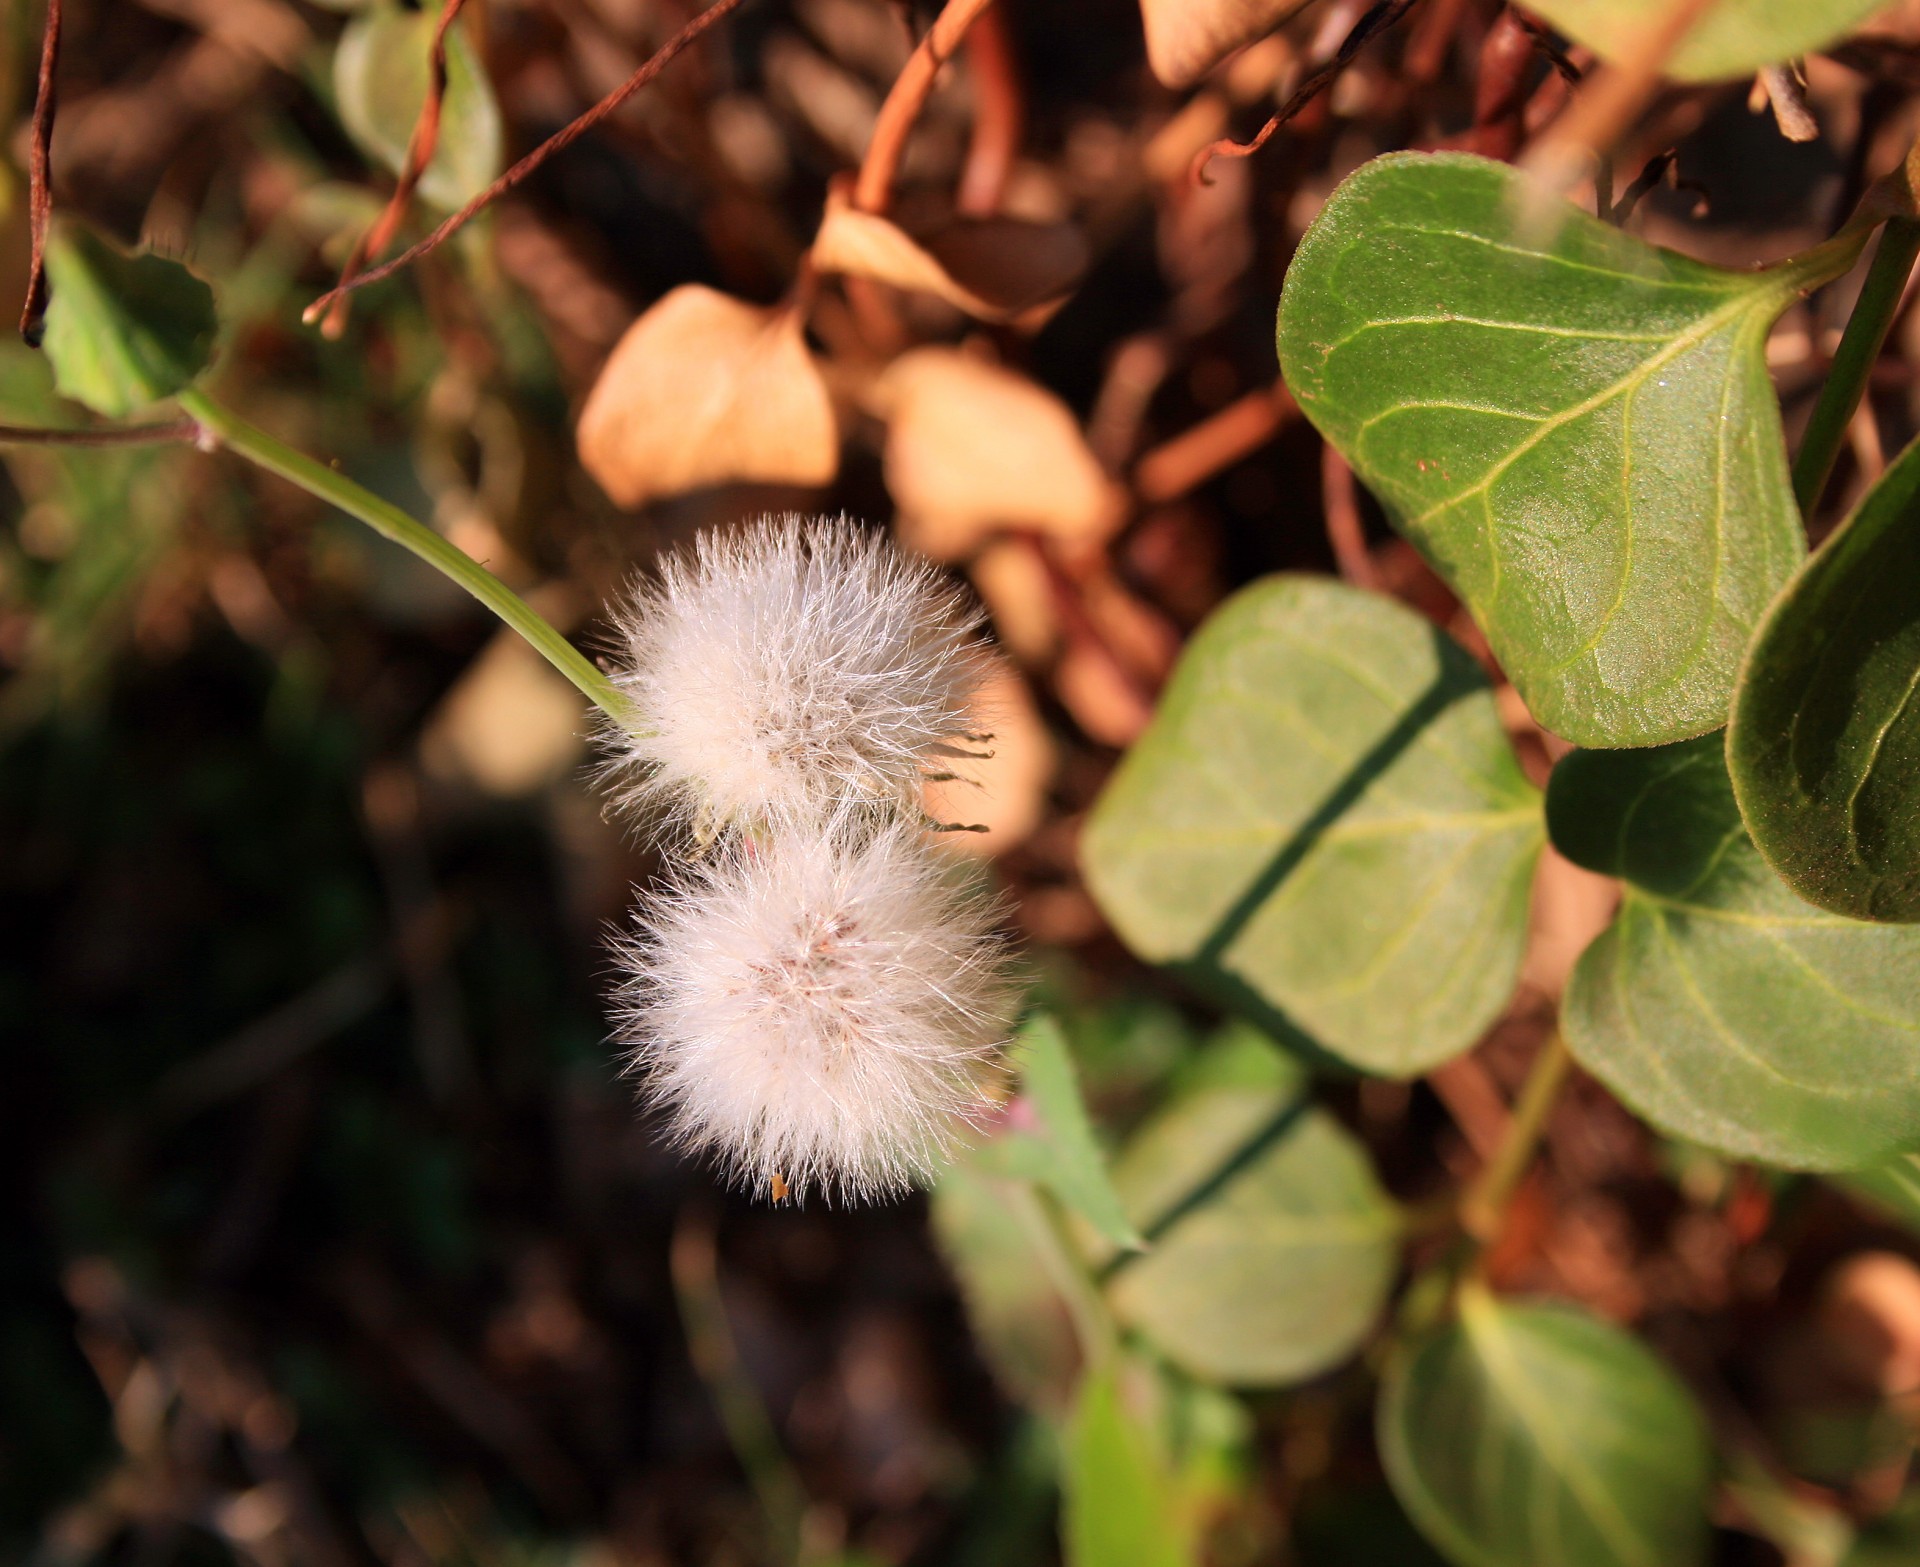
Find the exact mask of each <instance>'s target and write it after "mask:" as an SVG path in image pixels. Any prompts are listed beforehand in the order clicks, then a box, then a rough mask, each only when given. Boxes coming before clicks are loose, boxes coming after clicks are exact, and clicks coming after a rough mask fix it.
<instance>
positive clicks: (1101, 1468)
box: [1063, 1371, 1193, 1567]
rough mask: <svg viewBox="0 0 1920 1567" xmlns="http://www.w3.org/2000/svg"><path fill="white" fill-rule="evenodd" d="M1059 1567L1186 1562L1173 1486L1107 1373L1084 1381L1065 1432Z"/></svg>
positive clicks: (1176, 1566) (1172, 1566)
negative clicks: (1063, 1546)
mask: <svg viewBox="0 0 1920 1567" xmlns="http://www.w3.org/2000/svg"><path fill="white" fill-rule="evenodd" d="M1064 1480H1065V1486H1066V1497H1065V1502H1066V1519H1065V1528H1064V1530H1063V1533H1064V1534H1065V1537H1066V1539H1065V1544H1066V1563H1067V1567H1183V1564H1185V1563H1188V1562H1190V1561H1192V1560H1193V1552H1192V1550H1191V1549H1190V1547H1189V1544H1188V1542H1187V1540H1186V1537H1185V1531H1184V1530H1183V1529H1182V1527H1181V1525H1180V1521H1179V1519H1178V1517H1177V1516H1176V1510H1175V1506H1174V1488H1173V1484H1172V1481H1171V1479H1170V1477H1169V1476H1168V1475H1167V1473H1166V1469H1165V1466H1164V1465H1163V1464H1162V1463H1160V1462H1159V1461H1158V1459H1157V1456H1156V1455H1155V1453H1154V1451H1153V1446H1152V1443H1151V1442H1150V1441H1149V1439H1148V1436H1147V1433H1146V1432H1145V1431H1143V1430H1142V1429H1141V1428H1140V1425H1139V1423H1138V1422H1137V1421H1135V1420H1134V1418H1133V1417H1132V1416H1131V1415H1130V1414H1129V1413H1128V1412H1127V1409H1126V1406H1125V1405H1124V1404H1122V1403H1121V1400H1120V1393H1119V1389H1118V1388H1117V1387H1116V1385H1115V1381H1114V1377H1113V1374H1112V1373H1111V1372H1110V1371H1096V1372H1094V1373H1093V1374H1091V1375H1089V1376H1088V1378H1087V1380H1086V1382H1085V1383H1084V1384H1083V1385H1082V1387H1081V1389H1080V1397H1079V1400H1078V1402H1077V1404H1076V1407H1075V1409H1074V1412H1073V1420H1072V1422H1071V1424H1070V1425H1069V1427H1068V1431H1067V1461H1066V1473H1065V1476H1064Z"/></svg>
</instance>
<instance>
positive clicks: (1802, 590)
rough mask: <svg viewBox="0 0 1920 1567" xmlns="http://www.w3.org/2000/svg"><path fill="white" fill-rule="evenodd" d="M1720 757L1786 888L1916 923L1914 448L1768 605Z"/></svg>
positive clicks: (1918, 739) (1919, 712) (1833, 905)
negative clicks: (1722, 756)
mask: <svg viewBox="0 0 1920 1567" xmlns="http://www.w3.org/2000/svg"><path fill="white" fill-rule="evenodd" d="M1727 763H1728V767H1729V769H1730V770H1731V771H1732V773H1733V787H1734V793H1735V794H1736V795H1737V796H1738V797H1739V801H1740V809H1741V812H1742V814H1743V815H1744V816H1745V817H1746V820H1747V830H1748V831H1749V832H1750V833H1752V835H1753V841H1754V843H1755V844H1756V845H1757V846H1758V848H1759V850H1760V852H1761V854H1763V855H1764V856H1765V857H1766V859H1767V863H1768V864H1770V865H1771V866H1772V867H1773V868H1774V869H1775V870H1776V871H1778V872H1779V873H1780V875H1781V876H1782V877H1784V878H1785V879H1786V881H1787V884H1788V885H1789V886H1791V887H1792V888H1793V889H1794V891H1796V892H1797V893H1799V894H1800V896H1801V897H1803V898H1806V899H1808V900H1809V901H1811V902H1813V903H1817V904H1819V905H1820V907H1821V908H1823V909H1831V910H1833V911H1834V912H1835V913H1836V914H1850V915H1852V916H1853V917H1854V918H1855V919H1863V920H1905V921H1913V920H1920V443H1915V444H1914V445H1912V446H1909V447H1908V448H1907V449H1906V451H1905V452H1903V453H1901V455H1900V458H1899V460H1898V461H1897V462H1895V463H1894V465H1893V466H1892V467H1891V468H1889V469H1888V470H1887V471H1886V473H1885V474H1884V475H1883V476H1882V478H1881V480H1880V482H1879V483H1878V484H1876V485H1875V486H1874V487H1873V489H1872V490H1871V491H1869V492H1868V494H1867V498H1866V499H1865V500H1864V501H1862V502H1861V503H1860V507H1859V509H1858V510H1857V511H1855V512H1854V514H1853V515H1852V516H1851V517H1849V518H1848V519H1847V520H1846V522H1845V524H1843V525H1842V527H1841V528H1840V530H1839V531H1838V532H1837V533H1835V534H1834V535H1833V537H1832V538H1830V539H1828V540H1827V542H1826V543H1825V544H1824V545H1822V546H1821V548H1820V551H1819V553H1818V554H1816V555H1815V556H1814V557H1813V559H1811V560H1810V561H1808V562H1807V563H1806V565H1805V566H1803V567H1802V568H1801V570H1800V574H1799V575H1798V576H1796V577H1795V578H1794V579H1793V581H1792V582H1790V583H1788V584H1787V587H1786V591H1784V592H1783V593H1782V594H1781V595H1780V597H1779V598H1777V599H1776V600H1775V601H1774V604H1773V608H1772V609H1770V610H1769V611H1768V612H1767V617H1766V619H1765V620H1763V621H1762V622H1761V624H1760V632H1759V635H1758V636H1757V637H1756V638H1755V639H1754V643H1753V647H1752V649H1751V650H1750V651H1749V652H1748V654H1747V662H1746V666H1745V668H1744V669H1742V671H1741V675H1740V689H1739V692H1738V693H1737V695H1736V696H1735V699H1734V707H1733V723H1732V725H1731V727H1730V728H1729V730H1728V732H1727Z"/></svg>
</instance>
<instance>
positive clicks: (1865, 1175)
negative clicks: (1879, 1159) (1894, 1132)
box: [1837, 1153, 1920, 1231]
mask: <svg viewBox="0 0 1920 1567" xmlns="http://www.w3.org/2000/svg"><path fill="white" fill-rule="evenodd" d="M1837 1179H1838V1182H1839V1184H1840V1185H1841V1186H1843V1187H1845V1188H1846V1189H1847V1190H1848V1191H1850V1192H1852V1193H1854V1195H1855V1196H1858V1197H1864V1198H1865V1199H1866V1200H1867V1201H1868V1202H1870V1203H1872V1204H1873V1206H1874V1207H1876V1208H1878V1209H1879V1210H1880V1211H1881V1212H1882V1213H1885V1214H1887V1215H1889V1216H1890V1217H1892V1218H1895V1219H1898V1220H1899V1221H1900V1222H1901V1223H1902V1224H1904V1225H1906V1226H1907V1227H1908V1228H1910V1229H1913V1230H1916V1231H1920V1154H1910V1153H1903V1154H1897V1155H1895V1156H1894V1157H1893V1158H1891V1159H1889V1160H1887V1161H1886V1162H1885V1163H1884V1164H1875V1165H1869V1166H1868V1167H1867V1168H1866V1169H1864V1170H1848V1171H1847V1172H1846V1173H1845V1174H1843V1175H1841V1176H1839V1177H1837Z"/></svg>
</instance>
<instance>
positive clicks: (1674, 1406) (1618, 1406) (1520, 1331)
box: [1379, 1286, 1712, 1567]
mask: <svg viewBox="0 0 1920 1567" xmlns="http://www.w3.org/2000/svg"><path fill="white" fill-rule="evenodd" d="M1379 1425H1380V1429H1379V1441H1380V1453H1381V1457H1382V1460H1383V1461H1384V1463H1385V1465H1386V1470H1387V1478H1388V1479H1389V1480H1390V1481H1391V1482H1392V1483H1393V1489H1394V1491H1395V1493H1396V1494H1397V1495H1398V1496H1399V1498H1400V1500H1401V1502H1402V1504H1403V1505H1404V1506H1405V1507H1406V1509H1407V1511H1408V1512H1409V1513H1410V1514H1412V1516H1413V1519H1414V1522H1416V1523H1417V1524H1419V1525H1420V1527H1421V1529H1422V1530H1424V1531H1425V1533H1426V1535H1427V1537H1428V1538H1429V1539H1430V1540H1432V1541H1433V1542H1434V1544H1435V1545H1437V1546H1439V1547H1440V1549H1441V1550H1442V1551H1443V1552H1445V1553H1446V1555H1447V1556H1448V1557H1450V1558H1451V1559H1452V1560H1453V1561H1454V1562H1456V1563H1458V1564H1459V1567H1690V1564H1694V1563H1699V1562H1703V1561H1705V1559H1706V1549H1707V1539H1708V1533H1707V1513H1706V1507H1707V1501H1708V1495H1709V1486H1710V1483H1711V1478H1712V1477H1711V1451H1710V1448H1709V1445H1708V1441H1707V1432H1706V1424H1705V1422H1704V1421H1703V1420H1702V1419H1701V1417H1700V1412H1699V1409H1698V1407H1697V1406H1696V1405H1695V1403H1694V1401H1693V1398H1692V1396H1691V1395H1690V1394H1689V1393H1688V1392H1687V1390H1686V1388H1685V1387H1684V1386H1682V1385H1681V1383H1680V1382H1679V1381H1678V1380H1677V1379H1676V1378H1675V1377H1674V1375H1673V1373H1672V1372H1670V1371H1668V1370H1667V1368H1666V1367H1665V1366H1663V1365H1662V1364H1661V1363H1660V1362H1659V1361H1658V1360H1657V1359H1655V1358H1654V1356H1653V1355H1651V1354H1650V1353H1649V1352H1648V1351H1647V1350H1646V1349H1645V1348H1644V1347H1642V1346H1641V1345H1640V1344H1639V1343H1638V1342H1636V1341H1635V1340H1634V1339H1632V1338H1630V1337H1628V1336H1627V1335H1626V1334H1624V1333H1622V1332H1620V1331H1619V1329H1617V1328H1614V1327H1610V1326H1609V1325H1608V1324H1606V1323H1604V1322H1601V1321H1599V1320H1598V1319H1597V1318H1594V1317H1591V1316H1589V1315H1587V1314H1586V1313H1585V1312H1584V1311H1581V1310H1578V1309H1576V1308H1574V1307H1571V1306H1564V1305H1506V1304H1503V1303H1501V1302H1498V1301H1496V1300H1494V1299H1493V1297H1492V1296H1490V1295H1489V1294H1487V1293H1486V1291H1485V1290H1484V1289H1483V1288H1480V1287H1478V1286H1468V1287H1466V1288H1463V1289H1462V1291H1461V1295H1460V1319H1459V1321H1458V1323H1456V1324H1451V1325H1449V1326H1447V1327H1445V1328H1443V1329H1441V1330H1440V1331H1438V1332H1437V1333H1435V1334H1433V1335H1431V1336H1429V1337H1427V1338H1425V1339H1423V1340H1421V1341H1419V1342H1418V1343H1416V1344H1414V1345H1411V1346H1407V1347H1404V1348H1402V1349H1401V1350H1400V1351H1399V1352H1398V1353H1397V1354H1396V1355H1395V1356H1394V1358H1393V1360H1392V1361H1391V1362H1390V1363H1389V1365H1388V1368H1387V1374H1386V1377H1385V1380H1384V1381H1383V1383H1382V1385H1381V1397H1380V1422H1379Z"/></svg>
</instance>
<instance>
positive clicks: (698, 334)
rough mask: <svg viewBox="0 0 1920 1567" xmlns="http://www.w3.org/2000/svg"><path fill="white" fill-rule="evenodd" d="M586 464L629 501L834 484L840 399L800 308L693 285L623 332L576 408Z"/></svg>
mask: <svg viewBox="0 0 1920 1567" xmlns="http://www.w3.org/2000/svg"><path fill="white" fill-rule="evenodd" d="M578 440H579V447H580V462H581V465H582V466H583V467H584V468H585V469H586V470H587V472H588V473H590V474H592V475H593V477H594V478H595V479H596V480H598V481H599V484H600V487H601V488H602V489H603V490H605V491H606V492H607V494H608V495H610V496H612V497H613V499H614V500H615V501H617V502H618V503H619V504H620V505H622V506H641V505H644V504H645V503H646V502H647V501H650V500H653V499H656V498H657V497H660V496H663V495H679V494H682V493H684V492H685V491H687V490H697V489H701V488H703V487H704V486H707V485H710V484H728V483H743V482H753V483H762V484H806V485H821V484H826V483H828V482H829V481H830V480H831V479H832V478H833V476H834V474H835V473H836V472H837V471H838V469H839V464H840V433H839V428H838V426H837V424H836V423H835V420H834V414H833V402H832V400H831V398H830V397H829V396H828V394H827V387H826V382H825V381H823V380H822V379H821V376H820V370H819V367H818V366H817V365H816V364H815V363H814V359H813V355H812V354H810V353H809V352H808V351H807V345H806V340H805V338H804V337H803V336H802V335H801V329H800V318H799V316H798V314H796V313H795V312H794V311H792V310H787V309H773V310H762V309H760V308H759V307H757V306H754V305H749V304H747V303H746V302H745V301H743V300H738V299H734V298H732V297H731V296H729V295H726V294H721V293H716V292H715V291H714V290H713V289H710V288H702V287H701V286H700V285H699V284H697V283H689V284H687V285H685V286H683V287H681V288H676V289H674V290H673V292H671V293H670V294H668V295H666V296H665V297H664V298H662V299H661V300H660V301H659V302H658V303H657V304H655V305H654V306H653V308H652V309H651V310H649V311H647V313H646V314H645V315H643V316H641V317H640V319H639V320H638V321H636V322H634V323H633V325H632V326H630V327H628V328H627V331H626V335H625V336H624V337H622V338H621V339H620V341H619V343H618V344H617V345H616V346H615V348H614V350H613V354H612V356H611V357H610V358H609V359H608V360H607V363H606V368H605V369H603V370H602V371H601V372H600V379H599V380H598V381H597V382H595V383H594V388H593V391H592V393H591V394H590V395H589V396H588V398H587V404H586V407H585V408H584V409H582V410H581V413H580V428H579V433H578Z"/></svg>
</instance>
